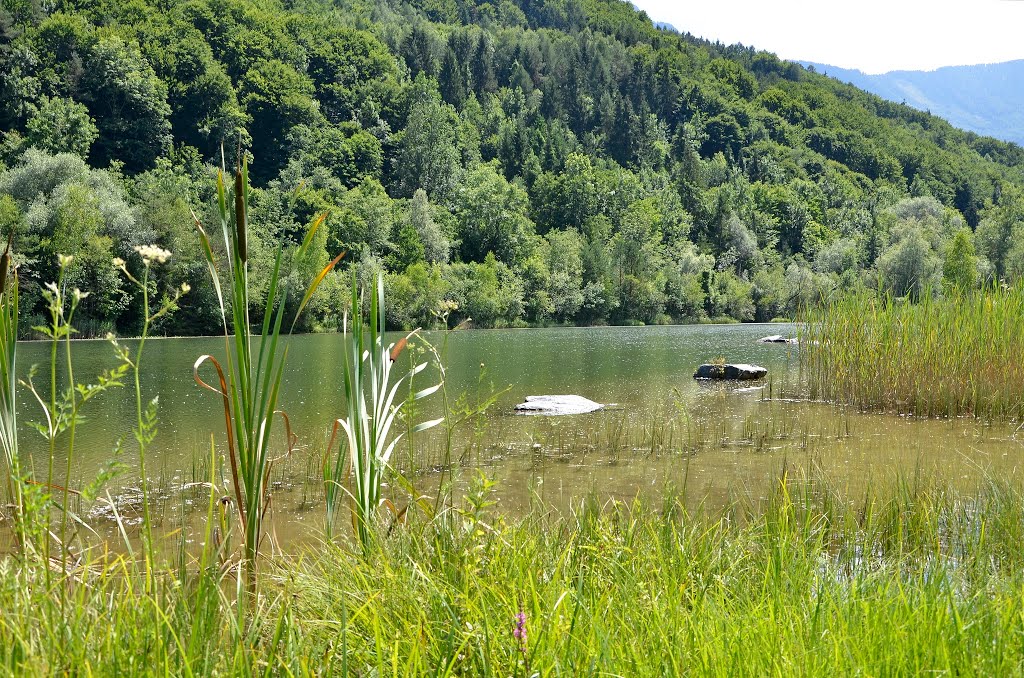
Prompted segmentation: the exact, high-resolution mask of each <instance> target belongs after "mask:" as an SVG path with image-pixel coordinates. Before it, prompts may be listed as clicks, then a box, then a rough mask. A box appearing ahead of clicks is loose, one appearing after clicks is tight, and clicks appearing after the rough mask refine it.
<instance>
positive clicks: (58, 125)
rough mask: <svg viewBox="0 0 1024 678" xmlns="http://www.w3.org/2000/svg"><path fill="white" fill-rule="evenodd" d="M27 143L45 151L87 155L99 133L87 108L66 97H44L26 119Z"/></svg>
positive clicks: (84, 156)
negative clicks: (38, 107) (27, 119)
mask: <svg viewBox="0 0 1024 678" xmlns="http://www.w3.org/2000/svg"><path fill="white" fill-rule="evenodd" d="M26 129H27V131H28V137H27V139H28V142H29V144H31V145H32V146H35V147H36V148H40V149H42V150H44V151H47V152H49V153H64V152H67V153H74V154H75V155H77V156H79V157H81V158H87V157H89V148H90V147H91V146H92V143H93V142H94V141H96V137H97V136H99V130H97V129H96V124H95V122H94V121H93V119H92V118H90V117H89V111H88V109H87V108H86V107H85V106H83V105H82V104H79V103H76V102H74V101H71V100H69V99H60V98H58V99H46V100H44V101H43V104H42V106H41V107H40V109H39V112H38V113H36V115H35V117H33V118H32V119H31V120H29V121H28V124H27V125H26Z"/></svg>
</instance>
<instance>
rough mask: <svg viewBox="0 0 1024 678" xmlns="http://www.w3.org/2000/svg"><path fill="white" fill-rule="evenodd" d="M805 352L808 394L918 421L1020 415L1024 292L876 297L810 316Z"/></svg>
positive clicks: (855, 298) (847, 299)
mask: <svg viewBox="0 0 1024 678" xmlns="http://www.w3.org/2000/svg"><path fill="white" fill-rule="evenodd" d="M808 320H809V321H810V322H808V324H807V329H806V331H805V334H804V336H803V338H802V346H801V350H800V357H801V367H802V369H803V375H804V378H805V381H806V384H807V385H808V387H809V389H810V396H811V397H812V398H814V399H823V400H830V401H837V402H844V403H850V404H854V405H857V406H859V407H862V408H865V409H880V410H887V411H895V412H899V413H901V414H914V415H919V416H957V415H973V416H978V417H985V418H1014V419H1019V418H1020V417H1021V416H1022V414H1024V360H1022V359H1021V356H1024V287H1022V286H1021V285H1015V286H1013V287H1009V288H999V287H996V288H989V289H986V290H984V291H981V292H974V293H971V294H968V295H965V296H961V297H954V298H951V299H933V298H931V297H930V296H928V295H925V298H924V299H923V300H922V301H921V302H920V303H915V304H909V303H903V301H902V300H899V299H894V298H892V297H891V296H884V297H881V298H877V297H875V296H873V295H870V294H854V295H849V296H843V297H839V298H837V299H835V300H832V301H830V302H828V303H826V304H825V305H824V306H823V308H822V309H821V310H820V311H817V312H815V313H812V315H811V316H810V318H809V319H808Z"/></svg>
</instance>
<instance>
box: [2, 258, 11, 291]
mask: <svg viewBox="0 0 1024 678" xmlns="http://www.w3.org/2000/svg"><path fill="white" fill-rule="evenodd" d="M10 268H11V253H10V252H9V251H6V250H5V251H4V254H3V256H2V257H0V294H3V293H4V292H5V291H6V290H7V272H8V271H9V270H10Z"/></svg>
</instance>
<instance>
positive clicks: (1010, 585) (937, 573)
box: [0, 475, 1024, 676]
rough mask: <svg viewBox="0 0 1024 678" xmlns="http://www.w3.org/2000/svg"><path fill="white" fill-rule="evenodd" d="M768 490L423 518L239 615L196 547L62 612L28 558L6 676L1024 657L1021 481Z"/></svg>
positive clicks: (794, 483) (319, 558)
mask: <svg viewBox="0 0 1024 678" xmlns="http://www.w3.org/2000/svg"><path fill="white" fill-rule="evenodd" d="M765 490H766V491H765V492H764V496H765V500H764V501H763V502H762V504H761V505H760V507H759V508H757V509H754V508H748V507H744V506H735V507H733V508H732V509H728V510H726V512H725V513H724V514H720V513H694V512H691V511H688V510H687V509H686V508H685V505H684V504H683V503H681V499H680V497H679V496H678V495H674V494H673V493H671V492H667V493H666V496H665V498H664V500H663V501H661V502H659V503H658V504H656V505H653V506H652V505H647V504H643V503H639V502H627V503H622V502H614V503H602V502H598V501H586V500H581V501H579V502H577V503H575V504H574V510H572V511H569V512H559V511H552V510H551V509H550V507H545V506H543V505H541V506H538V507H537V509H536V510H535V511H533V512H531V513H529V514H527V515H525V516H521V517H518V518H514V519H513V518H509V519H507V520H501V519H500V516H488V520H487V522H486V524H485V525H481V526H480V529H475V530H472V531H470V532H468V535H469V537H468V538H467V537H466V536H465V534H466V533H465V531H464V528H463V526H462V525H460V524H458V523H453V522H446V521H437V520H431V521H425V522H424V523H422V524H420V525H417V527H418V528H419V529H416V530H403V531H402V532H401V533H399V534H397V535H396V536H395V538H393V539H389V540H386V541H383V542H382V543H381V544H380V549H379V551H377V552H375V554H374V557H373V558H372V559H366V558H364V557H362V555H361V554H359V553H358V552H353V551H352V550H351V549H349V548H347V547H345V546H343V545H336V544H333V543H322V544H317V545H316V546H314V547H312V548H309V547H306V548H301V549H300V550H299V551H298V552H297V553H295V554H294V555H293V556H284V555H275V556H269V557H267V558H266V559H265V560H263V561H261V563H262V565H263V567H264V569H263V571H262V572H261V576H262V577H264V578H265V581H266V582H267V583H268V588H270V586H272V587H273V590H274V591H275V592H276V593H278V595H268V596H264V597H261V598H260V601H259V605H260V607H259V614H254V615H251V616H250V617H249V618H240V617H239V614H238V609H237V607H236V606H235V605H234V597H233V596H234V594H235V592H234V591H233V590H232V589H231V588H230V587H229V585H228V581H225V579H224V578H223V577H222V576H221V574H220V573H219V571H218V569H217V568H215V567H206V565H207V564H208V563H209V561H208V560H207V559H206V558H205V557H203V556H199V557H198V558H197V561H196V562H194V563H190V566H191V567H190V572H189V573H188V576H187V577H185V578H181V577H180V576H179V575H178V574H177V573H175V572H168V571H162V572H160V573H158V576H157V577H156V580H155V585H154V586H153V587H152V589H147V588H146V587H145V586H143V585H141V581H140V579H139V578H138V577H135V576H132V575H131V574H130V571H129V574H126V571H125V568H124V563H123V561H121V560H120V559H117V558H115V559H112V560H109V561H104V560H102V559H100V558H98V557H95V554H94V555H93V556H92V558H93V559H92V560H90V561H88V562H87V563H85V564H86V565H87V567H86V568H83V569H82V570H81V571H79V572H76V573H75V575H73V576H75V577H80V578H81V579H83V580H84V581H85V582H86V583H87V585H85V586H75V585H74V584H73V583H72V581H73V577H69V578H68V579H67V580H66V581H65V580H62V581H61V582H60V583H61V584H62V585H63V584H69V585H71V586H72V588H73V591H74V595H73V597H72V598H71V599H70V605H69V606H68V607H66V608H61V606H60V602H59V600H58V597H57V595H56V594H55V592H54V589H52V588H47V587H46V586H44V585H42V579H43V573H42V567H43V566H42V564H39V563H30V564H28V565H27V566H25V567H22V566H21V565H20V564H14V563H13V562H12V561H11V560H3V561H0V672H2V673H4V674H5V675H29V676H32V675H50V674H52V673H53V667H56V666H63V667H71V668H74V669H77V670H78V671H80V672H81V673H88V674H92V675H121V674H126V673H127V674H143V675H145V674H167V675H186V676H190V675H252V674H253V673H255V671H253V667H257V668H259V669H260V670H259V673H260V674H261V675H263V674H268V675H274V674H278V673H280V674H285V675H297V676H301V675H340V676H346V675H410V676H415V675H440V676H465V675H473V676H476V675H480V676H489V675H503V676H530V675H533V672H534V671H541V672H543V673H544V674H545V675H547V674H548V673H550V674H552V675H563V674H564V675H575V674H577V673H579V671H580V667H586V668H587V669H588V672H592V673H595V674H598V673H600V674H610V675H630V676H664V675H691V674H692V675H712V676H714V675H766V674H768V675H772V674H786V675H790V674H794V675H808V676H832V675H859V674H876V673H884V674H886V675H917V674H921V673H937V674H948V675H1014V674H1015V673H1016V672H1017V670H1018V669H1019V667H1020V666H1021V665H1022V664H1024V647H1022V646H1021V644H1020V643H1019V642H1018V639H1019V636H1020V632H1021V625H1022V621H1021V620H1022V614H1024V600H1022V598H1021V595H1020V591H1021V587H1022V586H1024V550H1022V549H1021V548H1020V545H1021V543H1024V542H1022V539H1024V493H1022V488H1021V486H1020V485H1019V484H1018V483H1012V484H1011V483H1006V482H998V483H996V482H993V483H992V484H991V485H990V486H988V487H987V488H985V489H983V490H982V491H980V492H979V493H976V494H975V493H970V494H963V493H958V492H956V491H955V490H952V489H951V488H948V487H945V486H942V485H936V484H933V483H930V482H928V481H927V480H922V479H919V478H914V477H910V478H900V479H898V480H897V481H896V482H894V483H892V484H891V486H890V485H886V486H885V487H881V486H879V487H875V488H874V491H873V492H871V493H870V494H869V495H868V496H865V497H863V498H862V499H861V500H859V501H857V502H856V504H855V505H851V503H850V502H849V501H848V500H842V499H840V498H838V497H835V496H832V495H830V494H829V493H828V492H825V491H823V487H822V485H821V484H819V482H818V481H817V480H815V479H813V478H807V479H804V478H798V477H796V476H794V475H788V476H783V477H780V478H779V479H778V480H777V482H776V483H774V484H773V486H772V487H769V488H765ZM206 511H207V515H208V516H209V515H210V514H211V513H212V511H213V508H212V504H210V505H208V506H207V507H206ZM207 524H209V521H208V523H207ZM207 537H209V534H208V533H207ZM204 553H210V554H212V551H211V550H207V551H204ZM26 582H27V583H28V584H29V585H25V584H26ZM520 613H521V614H522V619H523V620H524V621H525V627H526V628H527V630H528V638H529V642H528V644H527V643H524V644H523V645H520V643H519V640H520V639H519V638H517V637H516V635H515V630H516V627H517V626H518V624H519V621H520V619H519V618H518V615H519V614H520ZM623 629H628V633H625V632H623ZM523 647H525V648H526V659H527V660H528V662H529V666H530V667H532V668H531V669H528V668H527V666H526V665H525V663H524V656H523V649H522V648H523Z"/></svg>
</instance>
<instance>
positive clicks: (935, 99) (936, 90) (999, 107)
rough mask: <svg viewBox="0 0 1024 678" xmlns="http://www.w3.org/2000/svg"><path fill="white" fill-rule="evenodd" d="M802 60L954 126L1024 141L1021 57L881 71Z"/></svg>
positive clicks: (1023, 96) (998, 137) (1014, 140)
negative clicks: (913, 69) (933, 115)
mask: <svg viewBox="0 0 1024 678" xmlns="http://www.w3.org/2000/svg"><path fill="white" fill-rule="evenodd" d="M801 63H802V64H803V65H804V66H813V67H814V68H815V70H817V71H818V72H820V73H825V74H826V75H829V76H832V77H833V78H836V79H838V80H841V81H843V82H848V83H850V84H852V85H855V86H857V87H860V88H861V89H865V90H867V91H869V92H872V93H874V94H877V95H878V96H881V97H884V98H886V99H889V100H891V101H896V102H903V103H906V104H907V105H909V106H913V107H914V108H917V109H920V110H922V111H928V112H930V113H933V114H935V115H938V116H939V117H942V118H945V119H946V120H949V121H950V122H951V123H953V124H954V125H956V126H957V127H962V128H963V129H966V130H970V131H972V132H977V133H978V134H984V135H987V136H993V137H996V138H997V139H1004V140H1006V141H1013V142H1016V143H1017V144H1021V145H1024V60H1020V61H1008V62H1006V63H1001V64H989V65H980V66H948V67H945V68H940V69H938V70H934V71H892V72H890V73H884V74H881V75H868V74H866V73H863V72H861V71H858V70H851V69H846V68H839V67H837V66H829V65H826V64H817V63H812V62H801Z"/></svg>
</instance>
